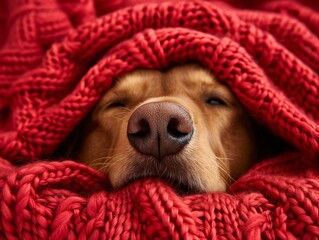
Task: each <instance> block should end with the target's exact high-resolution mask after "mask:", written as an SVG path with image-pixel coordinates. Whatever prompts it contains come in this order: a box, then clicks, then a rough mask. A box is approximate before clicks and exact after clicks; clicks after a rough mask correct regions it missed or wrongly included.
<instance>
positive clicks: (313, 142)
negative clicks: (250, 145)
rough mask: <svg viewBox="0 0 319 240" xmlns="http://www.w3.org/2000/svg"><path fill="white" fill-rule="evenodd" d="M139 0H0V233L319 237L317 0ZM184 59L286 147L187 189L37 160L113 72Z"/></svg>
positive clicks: (67, 131) (86, 108) (22, 236)
mask: <svg viewBox="0 0 319 240" xmlns="http://www.w3.org/2000/svg"><path fill="white" fill-rule="evenodd" d="M143 2H146V1H143V0H139V1H133V0H130V1H112V3H111V1H102V0H96V1H93V0H76V1H74V0H69V1H62V0H50V1H40V0H6V1H2V2H1V3H0V30H2V31H1V35H0V111H1V112H0V239H254V240H255V239H319V201H318V199H319V167H318V166H319V164H318V161H319V125H318V122H319V110H318V109H319V76H318V74H319V31H318V24H319V14H318V13H317V11H318V6H316V5H315V3H316V1H311V0H309V1H304V2H303V3H301V2H295V1H271V2H270V1H263V3H260V2H257V1H255V2H254V1H249V2H251V4H252V5H251V6H247V5H245V3H246V1H241V2H240V1H234V3H232V1H227V2H226V1H225V2H223V1H218V2H215V1H168V2H165V3H163V2H162V1H152V2H153V3H149V2H150V1H147V2H148V3H147V4H143ZM235 2H236V5H235ZM137 3H141V4H137ZM136 4H137V5H136ZM306 4H307V5H306ZM126 7H127V8H126ZM2 33H4V34H2ZM194 61H195V62H199V63H201V64H202V65H204V66H205V67H207V68H209V69H210V70H211V71H212V73H213V74H214V75H215V76H216V77H217V78H218V80H219V81H221V82H223V83H225V84H227V85H228V86H229V87H230V88H231V89H232V90H233V92H234V93H235V94H236V96H237V97H238V99H239V100H240V101H241V102H242V104H243V105H244V106H245V107H246V108H247V110H248V111H249V112H250V113H251V114H252V116H253V117H255V118H256V119H257V120H258V121H259V122H261V123H262V124H264V125H266V126H267V127H268V128H269V129H270V131H272V132H274V133H276V134H277V135H278V136H280V137H281V138H282V139H284V140H285V141H287V142H288V143H289V144H291V145H292V146H294V148H295V150H294V152H286V153H283V154H280V155H279V156H276V157H274V158H273V159H265V160H264V161H262V162H260V163H258V164H257V165H256V166H255V167H253V168H252V169H250V170H249V171H248V173H246V174H245V175H244V176H243V177H242V178H240V179H239V180H238V181H237V182H235V183H234V184H233V185H232V186H231V187H230V188H229V190H228V191H227V193H207V194H198V195H194V196H185V197H181V196H178V195H176V194H175V193H174V191H173V190H172V189H171V187H170V186H168V185H167V184H166V183H164V182H161V181H155V180H152V179H146V180H141V181H138V182H136V183H133V184H131V185H129V186H127V187H125V188H124V189H121V190H119V191H117V192H114V191H112V190H110V189H109V185H108V181H107V176H104V175H102V174H101V173H99V172H97V171H96V170H94V169H91V168H89V167H87V166H84V165H82V164H79V163H77V162H75V161H71V160H68V161H58V159H54V161H53V160H49V158H50V155H51V154H52V153H53V152H54V151H55V149H56V148H57V147H58V146H59V144H60V143H61V142H62V141H63V140H64V139H65V138H66V137H67V136H68V135H69V134H70V132H71V131H72V130H73V129H74V128H75V127H76V126H77V124H78V123H79V122H80V121H81V119H83V117H84V116H85V115H86V114H87V113H88V112H89V111H90V110H91V109H92V107H93V106H94V105H95V104H96V103H97V101H98V100H99V99H100V97H101V96H102V95H103V93H104V92H105V91H107V90H108V88H109V87H110V86H111V84H112V83H113V82H114V81H115V80H116V79H117V78H118V77H120V76H122V75H123V74H125V73H128V72H130V71H132V70H134V69H139V68H151V69H166V68H168V67H170V66H172V65H174V64H180V63H184V62H185V63H186V62H194Z"/></svg>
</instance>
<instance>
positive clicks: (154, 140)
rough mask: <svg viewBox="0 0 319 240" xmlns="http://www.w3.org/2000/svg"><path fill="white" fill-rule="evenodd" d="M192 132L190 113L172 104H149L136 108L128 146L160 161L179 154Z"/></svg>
mask: <svg viewBox="0 0 319 240" xmlns="http://www.w3.org/2000/svg"><path fill="white" fill-rule="evenodd" d="M193 131H194V128H193V121H192V118H191V116H190V114H189V113H188V112H187V110H185V109H184V108H183V107H182V106H180V105H178V104H176V103H172V102H151V103H146V104H144V105H142V106H140V107H138V108H137V109H136V110H135V111H134V112H133V113H132V115H131V117H130V119H129V121H128V126H127V136H128V139H129V142H130V144H131V145H132V146H133V147H134V148H135V149H136V150H137V151H138V152H140V153H142V154H145V155H152V156H154V157H155V158H156V159H158V160H159V161H160V160H161V159H163V158H164V157H165V156H168V155H172V154H175V153H178V152H179V151H180V150H181V149H182V148H183V147H184V146H185V145H186V144H187V143H188V142H189V141H190V140H191V138H192V135H193Z"/></svg>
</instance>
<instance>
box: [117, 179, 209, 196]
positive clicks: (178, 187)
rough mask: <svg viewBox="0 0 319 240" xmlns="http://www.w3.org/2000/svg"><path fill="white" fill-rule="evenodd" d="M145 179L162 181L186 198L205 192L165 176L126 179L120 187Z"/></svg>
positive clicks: (191, 184)
mask: <svg viewBox="0 0 319 240" xmlns="http://www.w3.org/2000/svg"><path fill="white" fill-rule="evenodd" d="M145 179H153V180H155V181H162V182H165V183H166V184H168V185H169V186H170V187H172V188H173V189H174V191H175V192H176V194H178V195H180V196H187V195H194V194H199V193H203V192H205V190H204V189H202V188H201V187H199V186H197V185H195V184H193V183H188V182H186V181H181V180H178V179H172V178H171V177H166V176H161V177H158V176H151V175H150V176H134V177H130V178H128V179H126V180H125V181H124V182H123V183H122V184H121V187H125V186H128V185H131V184H133V183H135V182H137V181H141V180H145Z"/></svg>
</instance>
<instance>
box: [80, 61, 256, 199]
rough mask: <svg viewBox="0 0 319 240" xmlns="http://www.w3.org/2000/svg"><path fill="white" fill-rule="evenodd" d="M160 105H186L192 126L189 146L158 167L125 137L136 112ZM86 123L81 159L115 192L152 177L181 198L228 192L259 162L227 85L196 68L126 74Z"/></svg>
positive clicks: (250, 133) (244, 116)
mask: <svg viewBox="0 0 319 240" xmlns="http://www.w3.org/2000/svg"><path fill="white" fill-rule="evenodd" d="M159 101H167V102H174V103H178V104H179V105H181V106H183V107H184V108H185V109H186V110H187V111H188V112H189V114H190V116H191V118H192V121H193V124H194V134H193V137H192V139H191V141H190V142H189V144H187V145H186V146H185V147H184V148H183V149H182V150H181V151H180V152H178V153H177V154H173V155H170V156H167V157H165V159H164V160H163V161H161V162H158V161H156V160H154V157H152V156H147V155H143V154H141V153H139V152H137V151H136V150H135V149H134V148H133V147H132V146H131V145H130V143H129V140H128V138H127V124H128V120H129V118H130V116H131V114H132V112H133V111H134V110H135V109H137V108H138V107H139V106H142V105H143V104H146V103H149V102H159ZM85 126H86V127H85V129H83V133H82V141H81V145H80V150H79V160H80V161H81V162H82V163H85V164H87V165H90V166H93V167H95V168H97V169H99V170H101V171H102V172H105V173H106V174H107V176H108V178H109V181H110V183H111V185H112V187H113V188H114V189H117V188H119V187H122V186H124V185H126V184H128V183H130V182H132V181H134V180H137V179H140V178H146V177H152V178H162V179H164V180H166V181H168V182H170V183H171V184H172V185H173V186H174V187H175V188H176V189H177V190H178V191H181V192H184V193H185V192H186V193H192V192H195V193H196V192H215V191H225V190H226V189H227V185H229V183H231V182H232V181H233V180H235V179H237V178H238V177H240V175H241V174H242V173H243V172H244V171H246V170H247V168H248V167H249V165H250V164H251V162H252V161H253V159H254V158H255V143H254V142H255V139H254V135H253V131H252V126H251V122H250V119H249V117H248V116H247V114H246V113H245V112H244V110H243V109H242V107H241V105H240V104H239V103H238V101H237V100H236V98H235V96H234V95H233V94H232V92H231V91H230V90H229V89H228V87H226V86H225V85H223V84H221V83H219V82H218V81H217V80H216V79H215V78H214V77H213V76H212V74H210V72H209V71H207V70H206V69H205V68H203V67H201V66H199V65H193V64H187V65H182V66H176V67H173V68H171V69H169V70H168V71H166V72H160V71H157V70H137V71H134V72H132V73H129V74H127V75H125V76H123V77H122V78H121V79H119V80H118V81H117V82H116V84H115V85H114V86H113V87H112V88H111V89H110V90H109V91H108V92H107V93H105V95H104V96H103V97H102V99H101V100H100V102H99V103H98V104H97V106H96V107H95V109H94V110H93V111H92V113H91V114H90V116H89V117H88V119H87V121H86V124H85Z"/></svg>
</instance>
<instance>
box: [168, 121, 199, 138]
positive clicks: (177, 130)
mask: <svg viewBox="0 0 319 240" xmlns="http://www.w3.org/2000/svg"><path fill="white" fill-rule="evenodd" d="M192 132H193V123H192V121H191V119H188V118H187V119H184V118H181V119H180V118H172V119H170V120H169V122H168V125H167V133H168V135H169V136H172V137H174V138H184V137H185V136H190V137H191V135H192Z"/></svg>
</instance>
